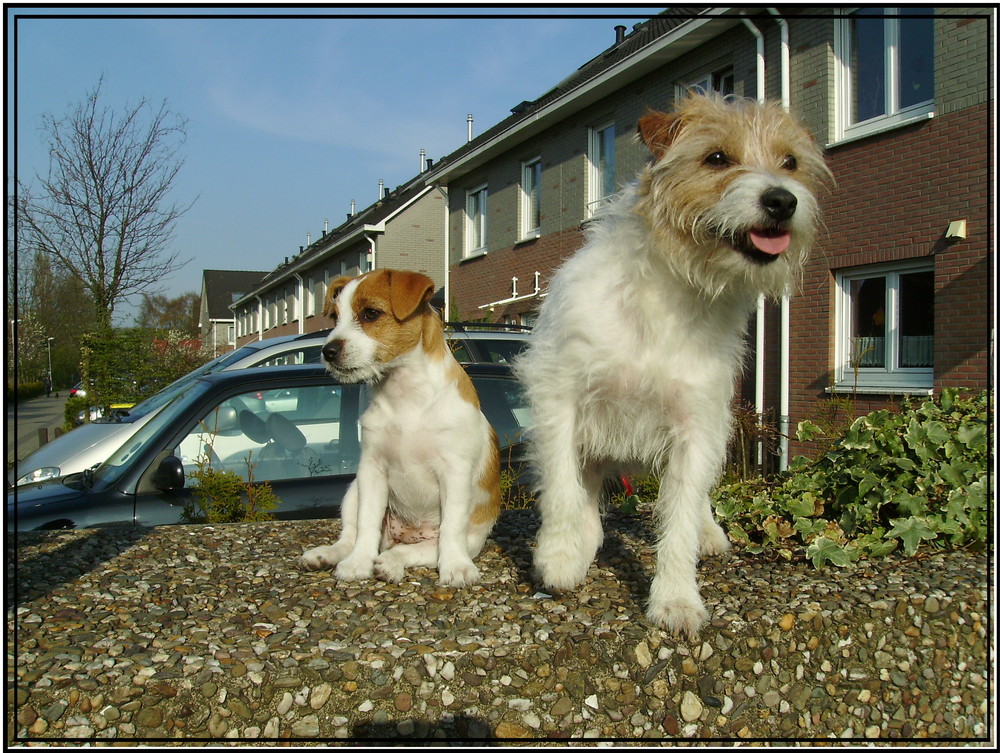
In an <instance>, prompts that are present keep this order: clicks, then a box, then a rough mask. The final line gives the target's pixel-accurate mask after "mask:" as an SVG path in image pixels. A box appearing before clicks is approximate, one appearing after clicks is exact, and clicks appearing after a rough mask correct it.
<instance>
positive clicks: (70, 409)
mask: <svg viewBox="0 0 1000 753" xmlns="http://www.w3.org/2000/svg"><path fill="white" fill-rule="evenodd" d="M90 405H91V403H90V401H89V400H88V399H87V398H86V397H71V398H69V399H68V400H66V407H65V408H63V419H65V421H66V427H67V429H72V428H73V427H74V426H76V425H77V423H76V417H77V416H79V415H80V414H81V413H83V412H84V411H87V410H89V409H90Z"/></svg>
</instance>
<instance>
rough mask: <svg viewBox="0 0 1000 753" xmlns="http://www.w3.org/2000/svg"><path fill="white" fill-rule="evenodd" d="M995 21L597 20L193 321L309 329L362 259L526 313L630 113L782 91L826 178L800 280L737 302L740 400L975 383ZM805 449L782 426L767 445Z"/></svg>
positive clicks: (460, 309) (985, 316)
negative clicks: (421, 159)
mask: <svg viewBox="0 0 1000 753" xmlns="http://www.w3.org/2000/svg"><path fill="white" fill-rule="evenodd" d="M994 18H995V17H994V15H993V10H992V9H991V8H985V7H983V8H978V7H953V6H947V7H937V8H932V7H914V6H905V7H901V8H883V7H870V6H864V7H861V8H855V9H851V8H846V9H837V8H833V7H829V6H815V7H809V6H794V7H793V6H782V7H779V8H764V7H747V8H740V7H732V8H717V9H702V10H698V11H688V12H680V11H676V12H675V11H674V10H673V9H667V10H666V11H664V12H663V13H662V14H659V15H656V16H654V17H652V18H650V19H649V20H647V21H645V22H643V23H639V24H636V25H635V26H634V27H632V28H631V29H628V28H627V27H623V26H618V27H615V28H614V29H609V42H613V44H611V45H610V46H609V47H608V48H607V49H606V50H604V51H602V52H600V54H598V55H597V56H596V57H594V58H592V59H591V60H589V61H587V62H584V63H583V65H581V67H580V68H579V69H577V70H576V71H573V72H568V73H569V75H568V76H567V78H566V79H564V80H563V81H562V82H560V83H559V84H557V85H556V86H555V87H554V88H553V89H551V90H550V91H549V92H547V93H546V94H544V95H543V96H541V97H540V98H538V99H536V100H533V101H524V102H521V103H520V104H518V105H516V106H515V107H513V109H512V110H511V114H510V116H509V117H508V118H506V119H505V120H503V121H502V122H500V123H497V124H495V125H494V126H492V127H491V128H489V129H488V130H486V131H485V132H483V133H482V134H480V135H478V136H476V137H475V138H472V137H471V133H470V139H469V141H468V142H467V143H465V144H463V145H462V146H461V147H459V148H458V149H456V150H455V151H454V152H452V153H451V154H449V155H447V156H446V157H444V158H442V159H439V160H437V161H436V162H435V163H431V162H430V161H427V163H426V165H423V166H422V167H423V169H422V170H421V171H420V172H419V174H418V175H416V176H415V177H414V178H412V179H411V180H410V181H408V182H407V183H406V184H404V185H402V186H399V187H397V188H395V189H393V190H386V189H383V188H382V187H381V186H380V188H379V197H378V200H377V201H376V202H375V203H373V204H372V205H371V206H368V207H366V208H364V209H362V210H360V211H357V212H352V213H351V214H350V215H349V216H348V218H347V220H346V221H345V222H344V223H343V224H341V225H340V226H339V227H335V228H333V229H325V230H324V232H323V233H322V235H321V237H319V238H318V239H316V240H315V241H313V242H311V243H310V244H309V245H307V246H305V247H302V248H300V249H299V252H298V253H297V254H295V255H294V256H293V257H292V258H286V259H285V260H284V262H283V263H281V264H280V265H279V266H278V267H277V268H276V269H274V270H273V271H271V272H268V273H266V274H265V273H257V274H256V275H253V273H247V274H250V275H251V277H252V278H253V279H256V282H255V283H253V284H252V285H251V284H248V283H247V282H246V281H244V283H243V287H242V289H240V290H239V291H238V292H237V293H233V294H231V295H230V296H229V299H228V300H225V305H224V311H223V312H222V313H221V314H217V316H218V317H220V318H221V320H226V319H228V323H226V322H223V323H224V324H226V326H227V327H229V328H230V329H229V334H228V335H227V336H225V337H220V336H219V335H218V334H217V330H216V329H215V328H214V327H212V326H211V321H210V320H211V319H212V317H211V316H209V312H207V311H206V312H205V313H204V314H203V322H204V324H205V326H206V328H207V329H206V332H207V331H209V330H211V331H212V333H213V334H212V337H213V338H215V340H216V341H217V342H219V343H220V344H221V343H223V342H225V346H228V347H232V346H233V345H241V344H244V343H246V342H248V341H251V340H254V339H259V338H267V337H272V336H276V335H282V334H290V333H303V332H311V331H316V330H320V329H324V328H326V327H328V326H329V322H328V321H327V320H326V319H325V318H324V317H323V315H322V308H323V298H324V292H325V286H326V284H327V283H328V282H329V281H330V280H331V279H333V278H334V277H336V276H338V275H341V274H358V273H361V272H364V271H366V270H369V269H375V268H403V269H413V270H417V271H421V272H424V273H426V274H428V275H429V276H430V277H432V278H433V279H434V280H435V282H436V283H437V284H438V286H439V289H438V293H437V295H436V303H437V304H438V305H439V306H440V307H441V308H442V309H443V310H444V314H445V316H446V318H447V319H449V320H452V321H454V320H465V321H470V320H485V321H489V322H510V323H520V324H531V322H532V321H533V319H534V317H535V316H536V312H537V309H538V306H539V304H540V303H541V301H542V300H543V299H544V296H545V291H546V286H547V283H548V280H549V279H550V277H551V275H552V273H553V271H554V270H555V268H556V267H557V266H558V265H559V264H560V262H561V261H562V260H563V259H565V258H566V257H567V256H568V255H570V254H572V253H573V252H574V251H575V250H576V249H578V248H579V247H580V246H581V245H582V243H583V238H584V230H585V228H586V226H587V224H588V222H590V221H591V218H592V217H593V215H594V213H595V211H596V210H597V209H598V208H599V207H600V206H601V204H602V203H603V202H604V201H606V200H607V199H608V197H609V196H611V195H612V194H614V193H615V192H617V191H618V190H619V189H620V188H621V186H622V185H623V184H624V183H626V182H628V181H630V180H631V179H632V178H633V177H634V176H635V175H636V173H637V171H638V170H639V169H640V167H641V166H642V165H643V164H644V162H645V161H646V160H647V159H648V154H647V153H646V152H645V150H644V148H643V147H642V145H641V144H640V143H639V142H638V141H637V140H636V138H635V132H636V127H637V122H638V119H639V118H640V117H641V116H642V115H643V114H644V113H645V112H646V111H647V110H649V109H659V110H666V109H669V108H670V107H671V106H672V104H673V103H674V102H675V101H676V100H677V98H678V97H680V96H682V95H683V94H684V92H685V91H687V90H688V89H690V88H700V89H703V90H713V91H719V92H722V93H724V94H732V95H735V96H741V97H750V98H767V99H771V100H778V101H780V102H782V103H783V104H784V105H785V106H786V107H787V108H789V109H790V110H791V111H792V112H793V113H794V114H796V115H797V116H798V117H799V118H800V119H801V120H802V121H803V122H804V123H805V124H806V126H807V127H808V128H809V129H810V130H811V132H812V133H813V135H814V136H815V138H816V139H817V140H818V141H819V142H820V144H821V145H823V146H824V147H825V151H826V155H827V159H828V163H829V166H830V168H831V169H832V171H833V174H834V176H835V179H836V188H835V189H833V191H832V192H831V193H830V194H829V195H828V196H826V197H824V199H823V207H824V220H825V231H824V233H823V234H822V236H821V238H820V240H819V242H818V245H817V247H816V248H814V250H813V253H812V254H811V257H810V262H809V264H808V266H807V268H806V271H805V276H804V279H803V281H802V284H801V288H800V290H799V291H798V292H797V294H796V295H794V296H793V297H792V298H790V299H786V300H783V301H767V302H764V301H762V302H761V304H760V305H759V306H758V310H757V312H756V314H755V315H754V316H752V317H751V321H750V322H749V325H748V334H747V337H748V364H747V368H746V371H745V373H744V376H743V380H742V390H741V393H740V394H741V398H742V399H743V401H744V402H745V403H747V404H748V405H750V406H752V407H753V409H754V410H755V411H756V412H757V413H760V414H763V415H765V416H768V417H769V419H770V420H771V421H772V422H773V424H774V425H775V426H776V427H777V428H779V429H781V430H782V431H783V432H784V433H785V434H786V435H788V434H789V433H791V434H792V435H794V426H795V424H796V422H797V421H799V420H802V419H803V418H807V417H811V416H815V415H817V414H818V413H821V412H822V411H823V410H824V406H825V405H826V404H828V403H829V401H830V399H831V398H832V397H833V396H835V395H838V394H840V395H843V394H850V395H851V396H852V397H853V398H854V399H855V400H856V401H857V403H858V405H857V409H858V410H868V409H874V408H876V407H880V406H883V405H885V404H886V403H889V402H894V401H898V400H899V399H900V397H901V396H902V395H912V394H917V395H926V394H933V393H934V391H936V390H939V389H940V388H942V387H944V386H960V387H969V388H973V389H977V390H978V389H984V388H986V387H987V386H988V385H990V384H991V368H990V367H991V363H992V358H991V356H992V349H993V324H992V318H991V317H992V309H991V284H992V279H993V278H992V275H993V257H992V249H993V246H992V242H993V226H992V217H993V214H992V207H993V186H992V182H991V181H992V174H991V172H990V168H991V166H990V155H991V154H992V151H991V147H992V139H993V131H992V128H993V119H992V115H993V109H992V108H993V78H992V76H993V69H992V59H993V51H992V49H991V40H992V36H993V28H992V24H993V22H994ZM213 274H223V273H213ZM208 275H209V273H208V272H206V287H207V286H208ZM207 294H208V293H207V291H206V296H207ZM216 308H217V310H218V309H222V308H223V306H222V305H221V304H216ZM789 428H791V429H792V431H791V432H789ZM802 449H803V447H802V446H799V445H798V444H797V443H796V442H795V440H794V438H792V439H791V446H790V447H789V445H788V442H787V441H786V442H785V443H783V444H782V446H781V449H780V451H779V452H778V454H777V456H776V457H775V458H773V460H775V462H778V463H780V462H781V461H782V459H783V458H785V457H787V454H788V453H789V452H791V453H794V452H796V451H800V450H802Z"/></svg>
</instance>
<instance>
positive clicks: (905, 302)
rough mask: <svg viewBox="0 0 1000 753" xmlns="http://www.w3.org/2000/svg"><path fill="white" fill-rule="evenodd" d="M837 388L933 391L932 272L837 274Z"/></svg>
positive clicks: (922, 268) (923, 268) (899, 269)
mask: <svg viewBox="0 0 1000 753" xmlns="http://www.w3.org/2000/svg"><path fill="white" fill-rule="evenodd" d="M837 291H838V301H837V303H838V311H837V323H838V326H837V356H836V358H837V373H836V388H837V389H838V390H842V391H852V390H855V389H857V390H858V391H861V392H911V391H918V392H925V391H929V390H930V389H931V388H932V387H933V386H934V270H933V268H932V267H931V266H930V265H927V264H917V265H914V264H903V265H894V266H883V267H872V268H868V269H864V270H852V271H845V272H841V273H840V274H838V275H837Z"/></svg>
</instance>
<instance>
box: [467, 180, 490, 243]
mask: <svg viewBox="0 0 1000 753" xmlns="http://www.w3.org/2000/svg"><path fill="white" fill-rule="evenodd" d="M465 214H466V233H465V251H464V254H463V256H464V257H465V258H469V257H470V256H475V255H477V254H485V253H486V186H480V187H479V188H476V189H475V190H473V191H469V192H468V194H467V195H466V199H465Z"/></svg>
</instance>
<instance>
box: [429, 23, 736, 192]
mask: <svg viewBox="0 0 1000 753" xmlns="http://www.w3.org/2000/svg"><path fill="white" fill-rule="evenodd" d="M731 10H732V9H728V8H711V9H707V8H705V7H701V8H694V7H672V8H668V9H667V10H665V11H663V12H662V13H660V14H659V15H656V16H653V17H652V18H650V19H649V20H647V21H643V22H642V23H638V24H636V25H635V26H634V27H633V28H632V31H631V33H629V34H627V35H626V36H625V37H624V39H622V40H621V41H620V42H616V43H615V44H614V45H612V46H611V47H609V48H608V49H606V50H604V51H603V52H601V53H600V54H599V55H597V56H596V57H594V58H591V59H590V60H588V61H587V62H586V63H584V64H583V65H582V66H580V67H579V68H578V69H577V70H576V71H574V72H573V73H572V74H570V75H569V76H567V77H566V78H565V79H563V80H562V81H560V82H559V83H558V84H556V85H555V86H554V87H553V88H552V89H550V90H549V91H547V92H546V93H545V94H543V95H542V96H540V97H538V98H537V99H535V100H532V101H524V102H521V103H520V104H518V105H517V106H515V107H514V108H513V109H512V110H511V114H510V116H509V117H507V118H505V119H504V120H502V121H500V122H499V123H497V124H496V125H494V126H493V127H492V128H489V129H488V130H486V131H484V132H483V133H482V134H480V135H479V136H477V137H476V138H474V139H473V140H472V141H470V142H468V143H466V144H464V145H463V146H461V147H459V148H458V149H456V150H455V151H454V152H452V153H451V154H449V155H447V156H445V157H443V158H441V159H439V160H438V161H437V163H436V164H435V165H434V167H433V168H431V169H430V170H428V172H427V177H426V179H427V181H428V182H429V183H430V182H437V183H447V178H448V177H449V176H450V175H455V174H462V172H461V171H457V166H458V165H459V164H460V163H462V162H463V161H464V162H467V163H468V162H470V161H472V158H474V157H475V155H476V153H477V152H480V153H482V154H483V156H484V158H485V156H487V155H486V152H487V147H488V145H490V144H491V142H497V141H499V140H502V137H505V135H506V134H510V133H514V132H515V131H517V130H518V129H519V128H521V127H522V126H525V127H524V128H523V129H522V131H523V133H524V138H527V137H528V136H530V135H532V133H534V131H532V130H531V129H530V127H529V126H531V125H532V124H533V123H534V122H537V121H540V119H541V118H543V117H544V115H545V113H546V110H547V109H548V110H551V109H552V107H553V106H554V105H556V104H558V103H559V102H560V101H570V100H572V99H573V98H579V99H580V102H579V106H580V107H582V106H585V105H586V104H588V103H589V100H586V99H585V97H584V96H583V95H584V90H587V89H588V88H589V87H596V85H597V84H599V83H600V82H601V80H602V79H604V78H610V77H611V76H612V74H615V73H619V74H625V75H628V76H630V77H631V78H638V77H639V76H640V75H643V74H644V73H646V72H647V71H648V70H649V69H651V68H652V67H655V66H658V65H662V64H663V62H664V61H665V60H668V59H671V58H672V57H674V56H677V55H680V54H683V53H684V52H686V51H688V50H690V49H692V48H693V47H694V46H696V45H697V44H700V43H702V42H704V41H705V40H706V39H707V38H709V37H711V36H714V35H716V34H718V33H719V32H720V31H721V30H722V29H723V28H725V27H726V26H730V25H734V24H735V23H738V22H739V21H738V18H739V16H737V15H735V14H733V13H732V12H731ZM668 45H669V46H671V47H672V49H673V53H672V54H671V55H664V54H663V53H662V52H660V51H659V50H658V48H659V47H662V46H668ZM654 49H655V50H656V53H655V54H653V52H654ZM646 53H650V57H651V60H650V61H646V62H644V64H642V65H639V64H637V63H638V62H639V58H641V57H642V56H643V54H646ZM616 69H617V70H616ZM621 85H623V84H622V83H615V85H614V88H618V87H620V86H621ZM595 90H596V89H595ZM600 92H601V95H602V96H603V94H604V90H603V89H602V90H600ZM534 130H535V131H537V130H541V123H539V125H538V127H536V128H535V129H534ZM514 143H516V142H514ZM482 161H484V160H480V161H479V162H475V163H474V164H471V165H470V167H469V169H471V167H474V166H475V165H476V164H480V163H481V162H482Z"/></svg>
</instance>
